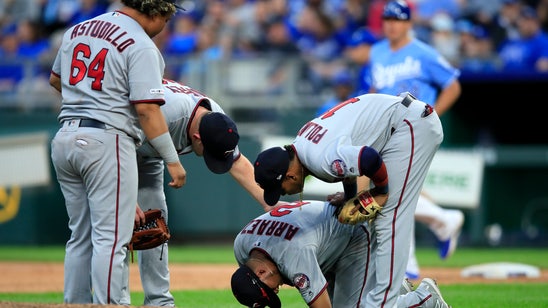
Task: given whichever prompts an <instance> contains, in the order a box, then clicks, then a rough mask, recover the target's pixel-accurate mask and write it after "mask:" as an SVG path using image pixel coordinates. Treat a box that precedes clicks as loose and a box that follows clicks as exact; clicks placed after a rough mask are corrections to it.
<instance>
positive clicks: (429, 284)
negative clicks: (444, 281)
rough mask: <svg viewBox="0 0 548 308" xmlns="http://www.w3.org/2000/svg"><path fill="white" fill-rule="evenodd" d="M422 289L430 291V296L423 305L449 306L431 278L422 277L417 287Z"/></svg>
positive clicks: (430, 307)
mask: <svg viewBox="0 0 548 308" xmlns="http://www.w3.org/2000/svg"><path fill="white" fill-rule="evenodd" d="M419 288H420V289H423V290H425V291H427V292H429V293H430V298H428V300H427V301H426V303H425V304H426V305H425V306H424V307H428V308H451V306H449V305H448V304H447V303H446V302H445V300H444V299H443V297H442V296H441V291H440V289H439V288H438V284H437V283H436V281H435V280H434V279H432V278H424V279H423V280H422V281H421V283H420V285H419V286H418V287H417V289H419Z"/></svg>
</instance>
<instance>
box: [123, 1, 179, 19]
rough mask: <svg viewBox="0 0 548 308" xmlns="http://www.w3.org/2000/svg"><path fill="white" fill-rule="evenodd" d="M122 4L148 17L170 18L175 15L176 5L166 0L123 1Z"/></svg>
mask: <svg viewBox="0 0 548 308" xmlns="http://www.w3.org/2000/svg"><path fill="white" fill-rule="evenodd" d="M122 3H123V4H124V5H126V6H128V7H130V8H133V9H135V10H137V11H139V12H141V13H143V14H145V15H147V16H157V15H161V16H169V15H173V14H175V12H176V11H177V8H176V7H175V4H173V3H171V2H168V1H165V0H122Z"/></svg>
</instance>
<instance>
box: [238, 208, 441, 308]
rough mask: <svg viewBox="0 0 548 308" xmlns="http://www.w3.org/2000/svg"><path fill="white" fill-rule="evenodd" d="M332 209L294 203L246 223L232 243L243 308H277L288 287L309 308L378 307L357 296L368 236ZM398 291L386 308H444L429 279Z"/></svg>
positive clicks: (362, 282)
mask: <svg viewBox="0 0 548 308" xmlns="http://www.w3.org/2000/svg"><path fill="white" fill-rule="evenodd" d="M335 209H336V207H335V206H332V205H330V204H329V202H324V201H303V202H295V203H289V204H287V205H281V206H279V207H277V208H276V209H274V210H272V211H270V212H268V213H265V214H262V215H261V216H259V217H257V218H255V219H253V220H251V222H249V223H248V224H247V225H246V226H245V227H244V228H243V229H242V230H241V232H240V233H239V234H238V235H237V236H236V239H235V240H234V255H235V257H236V261H237V262H238V264H239V265H240V267H239V268H238V269H237V270H236V271H235V272H234V274H233V275H232V278H231V287H232V292H233V294H234V296H235V297H236V299H237V300H238V301H239V302H240V303H241V304H243V305H245V306H247V307H265V306H269V307H271V308H276V307H281V301H280V299H279V298H278V296H277V293H278V291H279V287H280V286H281V285H282V284H288V285H290V286H294V287H295V288H297V290H299V292H300V293H301V296H302V298H303V300H304V301H305V302H306V303H307V304H308V306H309V307H322V308H324V307H379V306H370V305H367V304H366V303H365V302H364V301H363V300H362V296H361V295H362V292H363V288H364V285H365V272H366V271H367V269H368V268H369V266H371V264H369V263H370V262H368V261H369V259H368V258H367V253H368V250H367V246H368V242H369V237H370V234H369V231H368V229H367V228H366V227H365V225H346V224H341V223H339V222H338V221H337V218H336V217H334V212H335ZM397 287H398V288H399V289H398V293H397V294H396V296H397V300H396V299H395V300H394V302H395V304H396V305H395V306H390V307H448V305H447V303H446V302H445V301H444V299H443V297H442V295H441V292H440V290H439V288H438V287H437V285H436V283H435V281H434V280H432V279H430V278H425V279H423V280H422V282H421V283H420V285H419V286H418V287H417V288H416V290H414V291H413V290H412V285H410V283H409V281H407V280H403V283H398V284H397Z"/></svg>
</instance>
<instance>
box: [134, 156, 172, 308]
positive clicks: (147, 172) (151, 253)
mask: <svg viewBox="0 0 548 308" xmlns="http://www.w3.org/2000/svg"><path fill="white" fill-rule="evenodd" d="M138 166H139V196H138V202H139V206H140V207H141V209H142V210H143V211H146V210H149V209H160V210H162V212H163V214H164V217H165V219H166V223H168V210H167V204H166V198H165V193H164V164H163V161H162V160H161V159H155V158H153V159H150V158H149V159H144V158H141V157H139V158H138ZM137 259H138V263H139V273H140V275H141V284H142V286H143V291H144V293H145V298H144V302H143V305H145V306H174V305H175V302H174V299H173V296H172V295H171V293H170V291H169V286H170V275H169V265H168V263H169V254H168V244H167V243H165V244H163V245H160V246H158V247H155V248H152V249H147V250H140V251H138V252H137Z"/></svg>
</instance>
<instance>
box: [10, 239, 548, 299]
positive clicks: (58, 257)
mask: <svg viewBox="0 0 548 308" xmlns="http://www.w3.org/2000/svg"><path fill="white" fill-rule="evenodd" d="M63 256H64V250H63V247H60V246H56V247H26V246H25V247H7V246H0V262H1V261H29V262H43V261H48V262H62V261H63ZM169 258H170V262H171V263H213V264H234V263H235V261H234V256H233V253H232V247H231V245H216V246H199V245H196V246H191V245H188V246H172V247H170V256H169ZM417 258H418V260H419V263H420V266H421V267H442V266H444V267H453V268H461V267H465V266H469V265H475V264H480V263H489V262H516V263H525V264H530V265H534V266H538V267H539V268H541V269H544V270H546V269H548V248H544V249H540V248H459V249H458V250H457V251H456V253H455V255H453V257H452V258H451V259H449V260H446V261H442V260H440V259H439V258H438V256H437V251H436V250H435V249H430V248H420V247H419V248H418V249H417ZM440 288H441V290H442V292H443V296H444V298H445V299H446V301H447V302H448V303H450V304H451V305H452V306H453V307H454V308H459V307H466V308H468V307H482V308H490V307H493V308H495V307H497V308H500V307H548V292H547V291H548V284H546V283H540V282H539V283H536V282H528V283H526V284H524V283H509V282H507V281H496V280H494V281H492V282H489V283H485V284H483V283H482V284H451V285H443V282H441V283H440ZM173 295H174V297H175V301H176V302H175V303H176V305H177V306H178V307H193V308H208V307H212V308H213V307H215V308H217V307H223V308H224V307H227V308H230V307H238V308H241V307H242V306H241V305H239V304H238V303H237V302H236V301H235V300H234V298H233V296H232V293H231V292H230V290H220V291H219V290H215V291H212V290H209V291H208V290H205V291H173ZM280 297H281V298H282V302H283V303H284V306H283V307H286V308H292V307H306V305H305V304H304V301H303V300H302V298H301V297H300V295H299V293H298V292H297V291H296V290H294V289H293V288H290V287H287V286H284V287H282V289H281V290H280ZM131 298H132V303H134V304H135V305H138V304H139V303H142V301H143V294H142V292H132V294H131ZM1 301H15V302H27V303H28V302H33V303H61V302H62V301H63V295H62V293H38V294H14V293H0V302H1ZM0 304H1V303H0Z"/></svg>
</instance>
